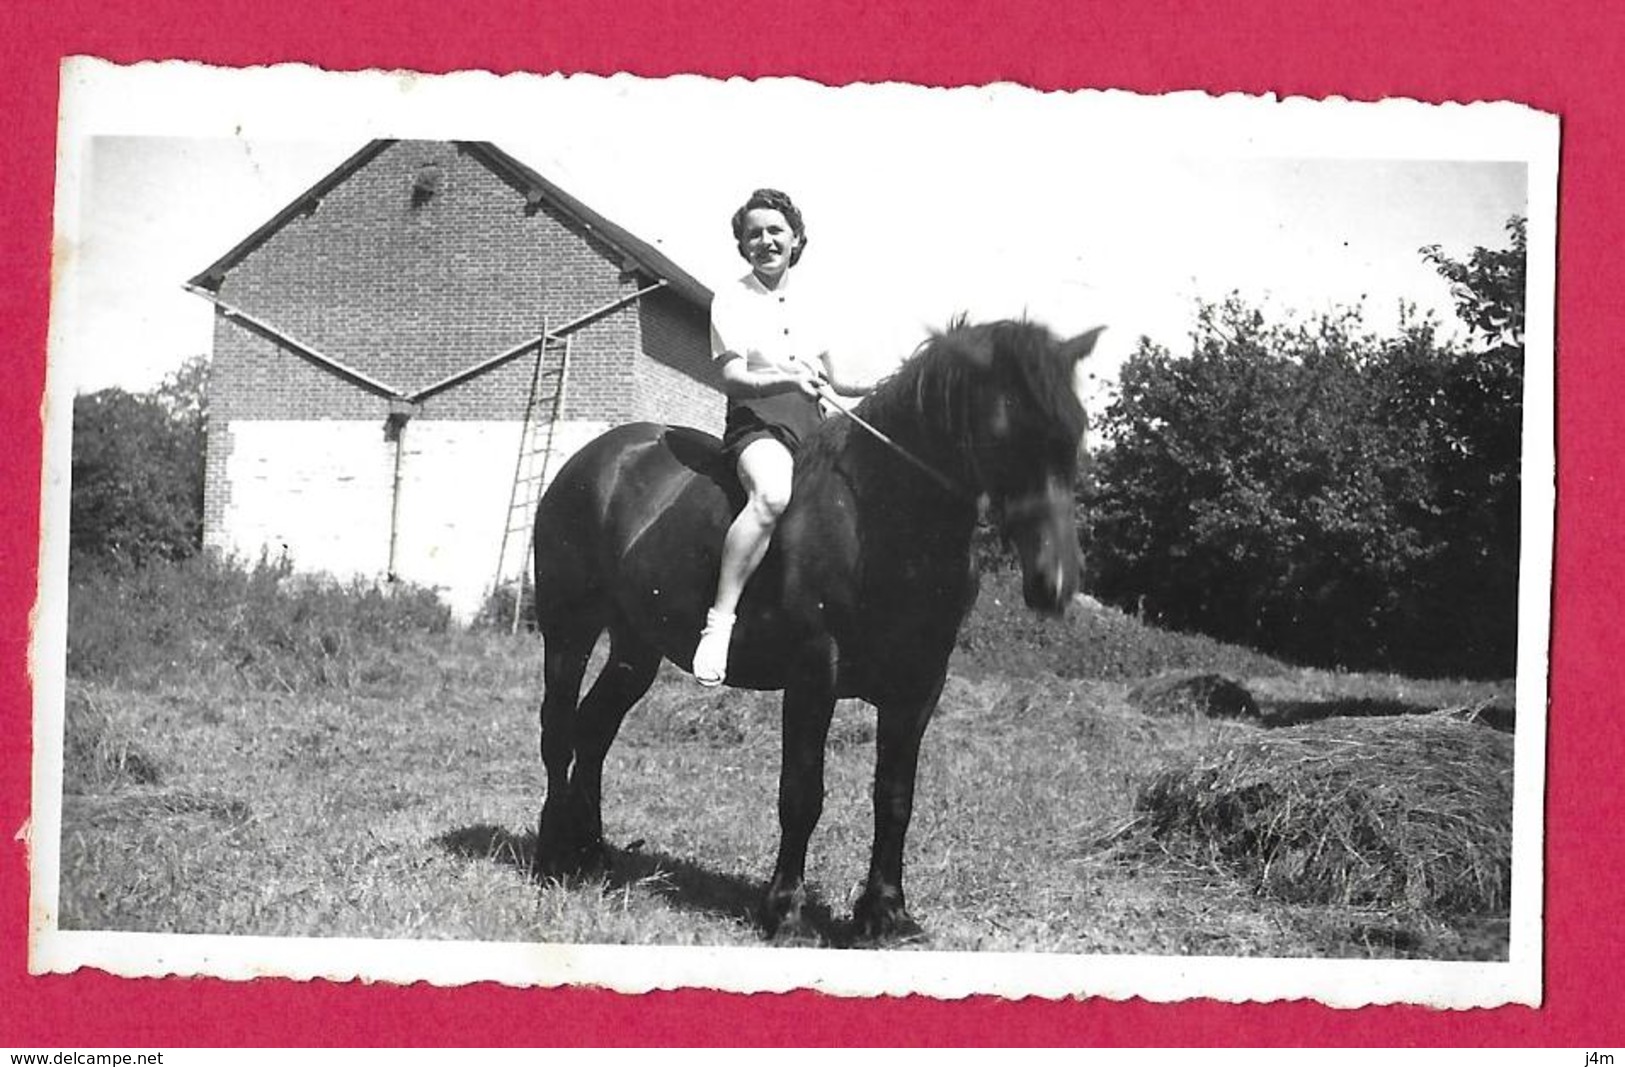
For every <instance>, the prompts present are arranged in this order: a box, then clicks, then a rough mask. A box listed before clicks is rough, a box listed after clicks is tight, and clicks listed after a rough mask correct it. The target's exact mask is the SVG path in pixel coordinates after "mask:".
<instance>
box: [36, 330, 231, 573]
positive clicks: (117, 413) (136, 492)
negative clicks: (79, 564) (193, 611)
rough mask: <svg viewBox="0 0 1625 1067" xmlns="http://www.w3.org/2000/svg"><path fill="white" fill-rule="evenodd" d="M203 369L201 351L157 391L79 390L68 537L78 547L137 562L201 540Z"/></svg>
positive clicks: (176, 553)
mask: <svg viewBox="0 0 1625 1067" xmlns="http://www.w3.org/2000/svg"><path fill="white" fill-rule="evenodd" d="M206 369H207V365H206V364H205V363H204V362H203V361H202V360H201V359H194V360H192V361H190V362H188V363H187V364H186V365H185V366H184V367H182V368H181V370H179V371H177V372H176V373H175V374H174V375H172V376H170V377H169V378H168V379H166V380H165V382H164V384H163V385H161V386H159V387H158V389H156V390H155V391H153V392H151V393H129V392H125V391H124V390H122V389H103V390H101V391H100V392H96V393H90V394H87V395H82V396H76V397H74V401H73V459H72V491H71V502H70V505H69V508H70V515H69V533H68V537H69V545H70V548H71V551H72V553H73V554H74V555H75V556H76V557H78V556H88V557H93V558H111V559H118V560H122V561H124V562H127V563H137V564H139V563H144V562H146V561H147V560H150V559H169V560H175V559H182V558H184V557H186V556H190V555H192V554H194V553H196V552H197V551H198V550H199V548H201V547H202V543H203V475H204V443H205V440H206V436H207V432H206V423H207V413H206V409H205V406H204V384H205V374H206Z"/></svg>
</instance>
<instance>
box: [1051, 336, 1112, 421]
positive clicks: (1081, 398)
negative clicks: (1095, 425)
mask: <svg viewBox="0 0 1625 1067" xmlns="http://www.w3.org/2000/svg"><path fill="white" fill-rule="evenodd" d="M1105 329H1106V327H1104V326H1096V327H1095V328H1094V329H1092V330H1090V331H1088V332H1087V333H1080V334H1078V336H1076V337H1073V338H1071V339H1070V340H1066V341H1062V342H1061V351H1062V352H1063V353H1065V355H1066V356H1067V357H1068V358H1069V359H1071V360H1072V392H1073V393H1074V394H1075V395H1076V396H1077V398H1078V403H1079V404H1082V405H1083V406H1084V407H1085V408H1087V407H1088V406H1089V393H1090V388H1089V379H1090V375H1089V372H1088V371H1087V370H1085V369H1084V366H1083V360H1084V357H1085V356H1087V355H1089V353H1090V352H1093V351H1094V350H1095V341H1096V340H1097V339H1099V337H1100V334H1101V331H1103V330H1105Z"/></svg>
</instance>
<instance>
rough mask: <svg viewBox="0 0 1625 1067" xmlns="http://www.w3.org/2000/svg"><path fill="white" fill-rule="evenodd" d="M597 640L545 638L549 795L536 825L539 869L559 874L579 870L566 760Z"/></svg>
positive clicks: (574, 635)
mask: <svg viewBox="0 0 1625 1067" xmlns="http://www.w3.org/2000/svg"><path fill="white" fill-rule="evenodd" d="M597 639H598V633H597V631H595V630H594V631H590V632H589V631H584V630H577V631H573V632H562V631H554V632H549V633H547V634H546V635H545V637H544V640H545V643H546V652H545V666H544V668H543V670H544V680H543V690H542V712H541V719H542V746H541V747H542V767H543V769H544V770H545V771H546V773H547V797H546V799H545V800H544V801H543V802H542V814H541V818H540V820H539V821H538V825H537V830H536V857H535V862H534V864H533V867H534V868H535V870H536V872H537V873H538V874H548V875H552V874H563V873H567V872H570V871H573V870H575V869H577V868H578V867H579V866H580V863H579V845H578V843H579V841H580V838H581V829H582V828H581V827H579V826H577V825H575V820H574V819H572V817H571V811H570V808H571V804H570V792H571V789H570V764H571V762H572V761H573V760H574V759H575V752H576V733H577V720H578V716H577V710H576V708H577V702H578V700H579V699H580V696H581V676H582V674H583V673H584V672H585V671H586V669H587V657H588V656H589V655H591V653H592V646H593V643H594V642H595V641H597Z"/></svg>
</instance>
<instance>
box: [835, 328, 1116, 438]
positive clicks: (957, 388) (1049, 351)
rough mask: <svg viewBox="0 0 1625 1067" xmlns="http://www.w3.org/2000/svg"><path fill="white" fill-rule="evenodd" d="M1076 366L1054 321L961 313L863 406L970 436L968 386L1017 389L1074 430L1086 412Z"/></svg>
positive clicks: (874, 418) (879, 416)
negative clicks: (973, 319) (1076, 386)
mask: <svg viewBox="0 0 1625 1067" xmlns="http://www.w3.org/2000/svg"><path fill="white" fill-rule="evenodd" d="M1074 366H1075V361H1074V359H1073V358H1072V357H1071V356H1070V355H1068V354H1067V353H1066V352H1065V351H1064V350H1063V347H1062V344H1061V342H1060V341H1059V340H1058V339H1057V338H1056V336H1055V335H1054V334H1053V333H1052V332H1050V330H1049V329H1048V327H1045V326H1042V325H1039V324H1038V323H1035V322H1028V321H1025V320H1019V319H1004V320H1000V321H997V322H987V323H975V324H972V323H969V322H967V321H966V319H965V317H964V316H963V315H960V316H958V317H956V318H955V319H954V320H953V321H951V322H950V323H949V324H948V326H947V328H946V329H944V330H939V331H933V332H932V334H931V336H930V337H928V338H927V339H926V340H925V341H924V342H922V343H921V344H920V346H919V347H918V348H916V349H915V350H914V354H913V355H912V356H910V357H909V358H908V359H907V360H906V361H905V362H904V363H903V365H902V366H901V367H899V368H898V369H897V370H896V371H895V372H894V373H892V374H891V375H890V376H889V377H888V378H886V379H885V380H884V381H882V382H881V383H880V384H879V385H877V386H875V388H874V390H873V391H872V392H871V393H870V394H869V395H868V396H866V397H865V398H864V399H863V401H862V403H860V404H859V405H858V408H857V411H858V414H860V415H862V416H863V417H865V418H866V419H868V420H869V421H871V422H874V423H875V424H876V425H887V426H893V427H903V426H911V425H917V426H922V427H929V428H930V429H932V430H935V431H937V432H938V433H941V434H944V435H946V436H947V437H948V438H949V439H951V440H968V439H969V438H970V437H972V436H973V431H974V430H975V429H976V428H975V427H973V426H971V425H969V418H970V412H971V406H970V404H969V403H968V402H967V400H968V396H969V392H970V390H971V389H977V388H980V389H988V388H992V389H1005V390H1017V389H1019V390H1021V391H1022V392H1024V393H1025V394H1026V397H1027V399H1028V400H1029V401H1030V402H1031V405H1032V408H1033V410H1035V411H1037V412H1038V415H1039V417H1040V418H1041V419H1043V420H1045V421H1046V422H1047V423H1048V424H1049V425H1051V426H1053V427H1054V429H1055V432H1056V433H1057V434H1058V435H1066V436H1071V437H1076V436H1078V435H1081V434H1082V433H1083V430H1084V423H1085V416H1084V411H1083V406H1082V404H1081V403H1079V401H1078V396H1077V393H1076V392H1074V391H1073V369H1074Z"/></svg>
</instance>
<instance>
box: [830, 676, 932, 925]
mask: <svg viewBox="0 0 1625 1067" xmlns="http://www.w3.org/2000/svg"><path fill="white" fill-rule="evenodd" d="M941 694H942V681H941V679H939V680H938V681H937V684H936V686H935V687H934V688H932V689H931V691H930V693H929V695H928V696H927V697H926V698H925V699H921V700H908V701H903V702H898V703H887V704H885V705H882V706H881V707H880V708H879V710H878V712H877V724H876V729H875V785H874V804H875V844H874V851H873V852H872V853H871V854H870V858H869V880H868V882H867V883H866V884H865V885H864V889H863V895H862V896H860V897H859V898H858V902H857V904H856V905H855V906H854V907H853V909H852V919H853V922H854V925H855V926H856V927H857V930H858V933H859V934H860V935H861V936H863V937H868V938H895V937H915V936H918V935H919V934H920V927H919V924H917V923H916V922H915V921H914V920H913V919H912V918H911V917H910V916H909V914H908V908H907V907H906V906H905V905H904V902H903V839H904V838H905V837H906V836H907V834H908V823H909V819H910V818H911V817H912V816H913V814H914V779H915V774H916V772H917V771H918V769H919V764H920V741H921V739H922V738H923V737H924V736H925V727H926V724H927V723H929V722H930V721H931V714H932V712H934V711H935V710H936V707H937V698H938V697H939V696H941Z"/></svg>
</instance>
